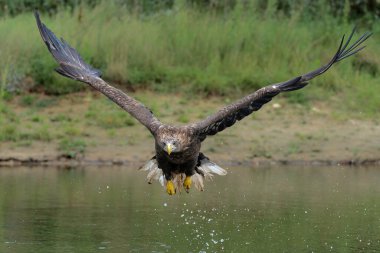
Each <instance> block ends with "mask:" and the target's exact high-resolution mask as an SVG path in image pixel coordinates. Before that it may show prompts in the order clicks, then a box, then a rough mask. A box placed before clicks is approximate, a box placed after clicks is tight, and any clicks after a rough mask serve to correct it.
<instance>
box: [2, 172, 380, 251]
mask: <svg viewBox="0 0 380 253" xmlns="http://www.w3.org/2000/svg"><path fill="white" fill-rule="evenodd" d="M228 171H229V174H228V175H227V176H225V177H215V179H214V181H212V182H207V184H206V189H205V191H204V192H198V191H196V190H193V191H192V192H191V193H190V194H186V193H182V194H177V195H175V196H172V197H171V196H168V195H167V194H166V193H165V191H164V189H163V188H162V187H161V186H160V185H159V184H158V183H155V184H153V185H148V184H147V183H146V182H145V176H146V175H145V173H143V172H141V171H136V169H135V168H125V167H101V168H100V167H86V168H66V169H63V168H60V169H57V168H39V167H33V168H1V169H0V243H1V244H0V252H12V253H14V252H16V253H17V252H28V253H29V252H38V253H41V252H380V168H352V167H314V168H302V167H295V168H290V167H281V168H277V167H271V168H229V170H228Z"/></svg>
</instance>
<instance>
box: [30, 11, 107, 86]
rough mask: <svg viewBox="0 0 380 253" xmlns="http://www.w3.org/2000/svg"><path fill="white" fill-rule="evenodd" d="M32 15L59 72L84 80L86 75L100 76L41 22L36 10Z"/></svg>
mask: <svg viewBox="0 0 380 253" xmlns="http://www.w3.org/2000/svg"><path fill="white" fill-rule="evenodd" d="M34 16H35V18H36V22H37V27H38V30H39V31H40V34H41V37H42V40H43V41H44V42H45V44H46V46H47V48H48V50H49V51H50V53H51V54H52V56H53V57H54V59H55V60H56V61H57V62H58V63H59V65H60V66H59V67H58V68H57V69H56V71H57V72H58V73H59V74H61V75H63V76H66V77H69V78H72V79H75V80H78V81H85V80H86V79H87V78H88V77H100V76H101V72H100V71H99V70H97V69H94V68H92V67H91V66H90V65H88V64H87V63H86V62H85V61H84V60H83V59H82V57H81V56H80V55H79V53H78V52H77V51H76V50H75V49H74V48H72V47H71V46H70V45H69V44H68V43H67V42H65V41H64V40H63V39H61V40H60V39H58V38H57V36H55V34H54V33H53V32H52V31H51V30H49V28H47V27H46V26H45V25H44V23H42V22H41V19H40V15H39V13H38V11H35V12H34Z"/></svg>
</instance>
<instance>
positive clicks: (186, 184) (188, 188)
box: [183, 176, 191, 193]
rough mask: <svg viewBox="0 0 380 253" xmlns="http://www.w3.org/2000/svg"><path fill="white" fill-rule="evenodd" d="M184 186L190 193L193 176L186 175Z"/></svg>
mask: <svg viewBox="0 0 380 253" xmlns="http://www.w3.org/2000/svg"><path fill="white" fill-rule="evenodd" d="M183 187H185V190H186V192H187V193H189V190H190V187H191V177H189V176H186V178H185V181H184V182H183Z"/></svg>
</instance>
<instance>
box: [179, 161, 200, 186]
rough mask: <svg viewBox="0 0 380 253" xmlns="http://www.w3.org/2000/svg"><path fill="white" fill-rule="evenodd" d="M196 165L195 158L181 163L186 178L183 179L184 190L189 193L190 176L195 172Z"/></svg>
mask: <svg viewBox="0 0 380 253" xmlns="http://www.w3.org/2000/svg"><path fill="white" fill-rule="evenodd" d="M196 165H197V160H195V161H189V162H187V163H185V164H183V165H182V168H183V169H184V171H185V175H186V178H185V180H184V181H183V187H184V188H185V191H186V192H187V193H189V190H190V188H191V184H192V181H191V177H192V176H193V175H194V174H195V167H196Z"/></svg>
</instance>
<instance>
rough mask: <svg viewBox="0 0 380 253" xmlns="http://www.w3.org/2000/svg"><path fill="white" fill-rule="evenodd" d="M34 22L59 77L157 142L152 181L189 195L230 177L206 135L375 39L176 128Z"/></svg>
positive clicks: (149, 166) (343, 47) (345, 45)
mask: <svg viewBox="0 0 380 253" xmlns="http://www.w3.org/2000/svg"><path fill="white" fill-rule="evenodd" d="M35 18H36V21H37V26H38V29H39V31H40V34H41V37H42V39H43V41H44V42H45V44H46V46H47V48H48V50H49V51H50V53H51V54H52V56H53V57H54V59H55V60H56V61H57V62H58V64H59V67H57V68H56V69H55V70H56V71H57V72H58V73H59V74H61V75H63V76H66V77H68V78H71V79H74V80H77V81H80V82H84V83H87V84H88V85H90V86H91V87H93V88H94V89H96V90H98V91H100V92H101V93H103V94H104V95H105V96H107V97H108V98H109V99H111V100H112V101H113V102H115V103H116V104H118V105H119V106H120V107H121V108H123V109H124V110H125V111H127V112H128V113H129V114H131V115H132V116H133V117H135V118H136V119H137V120H138V121H139V122H140V123H141V124H143V125H144V126H145V127H146V128H147V129H148V130H149V131H150V133H151V134H152V135H153V137H154V139H155V149H156V155H155V156H154V157H153V158H151V159H150V160H149V161H148V162H147V163H146V164H145V165H144V166H143V167H142V168H141V169H142V170H145V171H147V172H148V175H147V180H148V182H149V183H152V181H153V180H159V181H160V183H161V184H162V185H163V186H164V187H166V191H167V193H168V194H170V195H173V194H175V193H176V192H177V191H180V190H181V189H182V187H183V188H184V189H185V190H186V191H187V192H189V189H190V187H191V186H192V184H193V185H194V186H195V188H197V189H198V190H203V187H204V179H210V178H212V176H213V174H217V175H226V174H227V172H226V171H225V170H224V169H222V168H221V167H219V166H218V165H216V164H215V163H213V162H211V161H210V160H209V159H208V158H207V157H206V156H205V155H204V154H203V153H201V152H200V149H201V143H202V142H203V141H204V140H205V139H206V138H207V136H209V135H215V134H217V133H219V132H221V131H223V130H224V129H226V128H227V127H230V126H232V125H233V124H235V123H236V122H237V121H239V120H242V119H243V118H244V117H246V116H248V115H250V114H251V113H253V112H254V111H257V110H259V109H260V108H261V107H262V106H263V105H264V104H266V103H268V102H269V101H271V100H272V98H273V97H275V96H277V95H278V94H280V93H281V92H287V91H294V90H298V89H301V88H303V87H305V86H306V85H307V84H308V81H309V80H311V79H313V78H314V77H316V76H319V75H321V74H323V73H324V72H326V71H327V70H328V69H329V68H330V67H331V66H332V65H333V64H334V63H336V62H339V61H341V60H343V59H345V58H347V57H349V56H351V55H353V54H355V53H357V52H359V51H360V50H362V49H363V48H364V46H360V45H361V44H362V43H363V42H364V41H365V40H366V39H368V38H369V37H370V36H371V33H369V32H366V33H364V34H363V35H362V36H361V37H360V38H359V39H358V40H356V41H355V42H354V43H352V44H351V45H350V41H351V39H352V36H353V35H354V32H355V29H353V31H352V33H351V34H350V36H349V37H348V39H347V41H346V42H344V36H343V38H342V40H341V42H340V45H339V48H338V50H337V52H336V53H335V55H334V56H333V57H332V58H331V60H330V61H329V62H328V63H327V64H326V65H324V66H322V67H320V68H318V69H316V70H314V71H311V72H309V73H306V74H303V75H300V76H297V77H294V78H292V79H290V80H288V81H285V82H281V83H276V84H271V85H268V86H266V87H263V88H261V89H259V90H257V91H256V92H254V93H251V94H249V95H247V96H245V97H243V98H242V99H240V100H238V101H236V102H234V103H232V104H230V105H228V106H226V107H224V108H223V109H221V110H219V111H218V112H216V113H215V114H213V115H210V116H208V117H207V118H206V119H204V120H201V121H199V122H196V123H191V124H188V125H184V126H172V125H167V124H164V123H161V122H160V121H159V120H158V119H157V118H156V117H155V116H154V115H153V113H152V111H151V110H150V109H149V108H147V107H146V106H145V105H143V104H142V103H140V102H138V101H137V100H135V99H134V98H132V97H131V96H129V95H127V94H126V93H124V92H123V91H121V90H119V89H116V88H114V87H112V86H111V85H109V84H108V83H106V82H105V81H104V80H103V79H102V78H101V72H100V71H99V70H97V69H94V68H93V67H91V66H90V65H88V64H87V63H85V62H84V60H83V59H82V57H81V56H80V55H79V53H78V52H77V51H76V50H75V49H74V48H72V47H71V46H70V45H69V44H68V43H67V42H65V41H64V40H63V39H58V38H57V37H56V36H55V34H54V33H53V32H52V31H51V30H49V28H47V27H46V26H45V25H44V24H43V23H42V22H41V20H40V18H39V14H38V12H35Z"/></svg>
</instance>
